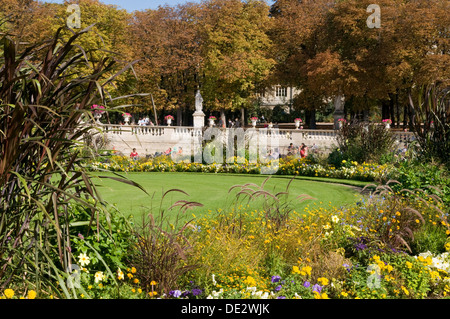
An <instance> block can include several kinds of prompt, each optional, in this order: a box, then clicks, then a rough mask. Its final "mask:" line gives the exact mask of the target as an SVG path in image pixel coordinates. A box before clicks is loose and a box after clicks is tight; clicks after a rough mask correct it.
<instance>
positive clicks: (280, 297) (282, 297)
mask: <svg viewBox="0 0 450 319" xmlns="http://www.w3.org/2000/svg"><path fill="white" fill-rule="evenodd" d="M277 299H286V297H285V296H279V297H277Z"/></svg>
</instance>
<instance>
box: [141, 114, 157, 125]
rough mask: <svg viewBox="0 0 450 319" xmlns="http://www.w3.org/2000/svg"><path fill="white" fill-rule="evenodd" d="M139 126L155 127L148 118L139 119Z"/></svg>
mask: <svg viewBox="0 0 450 319" xmlns="http://www.w3.org/2000/svg"><path fill="white" fill-rule="evenodd" d="M138 125H139V126H155V124H153V122H152V120H150V118H149V117H148V116H146V117H141V118H139V121H138Z"/></svg>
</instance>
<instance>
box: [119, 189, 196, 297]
mask: <svg viewBox="0 0 450 319" xmlns="http://www.w3.org/2000/svg"><path fill="white" fill-rule="evenodd" d="M172 192H179V193H182V194H185V195H187V196H188V194H187V193H186V192H184V191H183V190H180V189H170V190H168V191H166V192H164V194H163V195H162V198H161V205H160V207H159V212H157V213H153V212H149V214H148V215H143V216H142V223H141V224H140V225H137V226H136V228H135V230H134V238H135V241H136V242H135V244H134V245H131V248H130V250H129V254H128V256H127V259H128V262H127V263H128V265H130V266H131V273H129V277H130V278H133V277H134V278H135V280H138V282H140V284H141V287H142V288H143V289H145V291H146V293H147V294H148V293H149V292H152V294H153V292H154V291H155V288H157V289H158V291H157V293H159V294H162V293H165V294H166V295H167V294H169V292H170V291H172V290H173V288H174V287H176V286H177V284H178V280H179V278H180V277H181V276H182V275H183V274H185V273H186V272H188V271H189V270H192V269H194V268H195V267H197V266H196V265H194V264H190V263H189V261H188V258H187V257H188V255H189V253H190V252H191V250H192V244H191V243H190V241H189V240H188V237H187V236H186V235H185V232H186V230H187V229H188V228H189V227H191V226H192V225H191V224H190V221H188V222H183V221H182V218H181V214H183V213H185V212H186V211H187V210H188V209H190V208H193V207H201V206H203V205H202V204H200V203H197V202H191V201H186V200H179V201H177V202H175V203H173V204H172V205H171V206H170V207H169V208H168V209H167V211H171V210H173V209H175V208H177V207H178V214H176V216H175V217H174V218H172V217H173V216H170V219H168V218H167V216H166V212H167V211H166V210H165V209H163V208H162V203H163V201H164V199H165V198H166V196H167V195H168V194H170V193H172ZM155 281H156V282H158V286H157V287H155V284H154V283H155Z"/></svg>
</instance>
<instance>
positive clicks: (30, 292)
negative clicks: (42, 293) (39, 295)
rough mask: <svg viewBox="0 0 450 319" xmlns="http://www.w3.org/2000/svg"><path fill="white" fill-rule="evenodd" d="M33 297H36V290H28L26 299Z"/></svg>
mask: <svg viewBox="0 0 450 319" xmlns="http://www.w3.org/2000/svg"><path fill="white" fill-rule="evenodd" d="M34 298H36V291H34V290H29V291H28V299H34Z"/></svg>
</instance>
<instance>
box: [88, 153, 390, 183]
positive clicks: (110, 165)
mask: <svg viewBox="0 0 450 319" xmlns="http://www.w3.org/2000/svg"><path fill="white" fill-rule="evenodd" d="M270 165H272V166H270ZM89 167H90V169H92V170H98V169H106V170H110V171H115V172H203V173H237V174H261V172H262V171H261V170H262V168H263V167H273V168H275V169H277V170H276V174H277V175H299V176H313V177H328V178H338V179H353V180H361V181H385V180H387V179H388V178H389V176H390V175H391V174H392V172H393V168H392V167H391V166H390V165H388V164H384V165H378V164H370V163H362V164H359V163H357V162H350V163H349V165H346V166H342V167H341V168H339V169H336V168H335V167H334V166H333V165H327V166H324V165H320V164H312V163H310V162H308V160H306V159H297V158H286V159H280V160H279V161H270V162H268V163H267V164H262V163H251V162H249V161H248V160H246V159H239V158H233V161H232V163H225V164H221V163H213V164H201V163H190V162H179V161H175V162H174V161H173V160H172V159H171V157H168V156H163V157H159V158H156V159H153V160H141V161H130V160H129V158H128V157H118V156H114V157H112V158H111V160H110V161H109V162H107V163H102V162H93V163H91V164H90V166H89Z"/></svg>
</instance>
